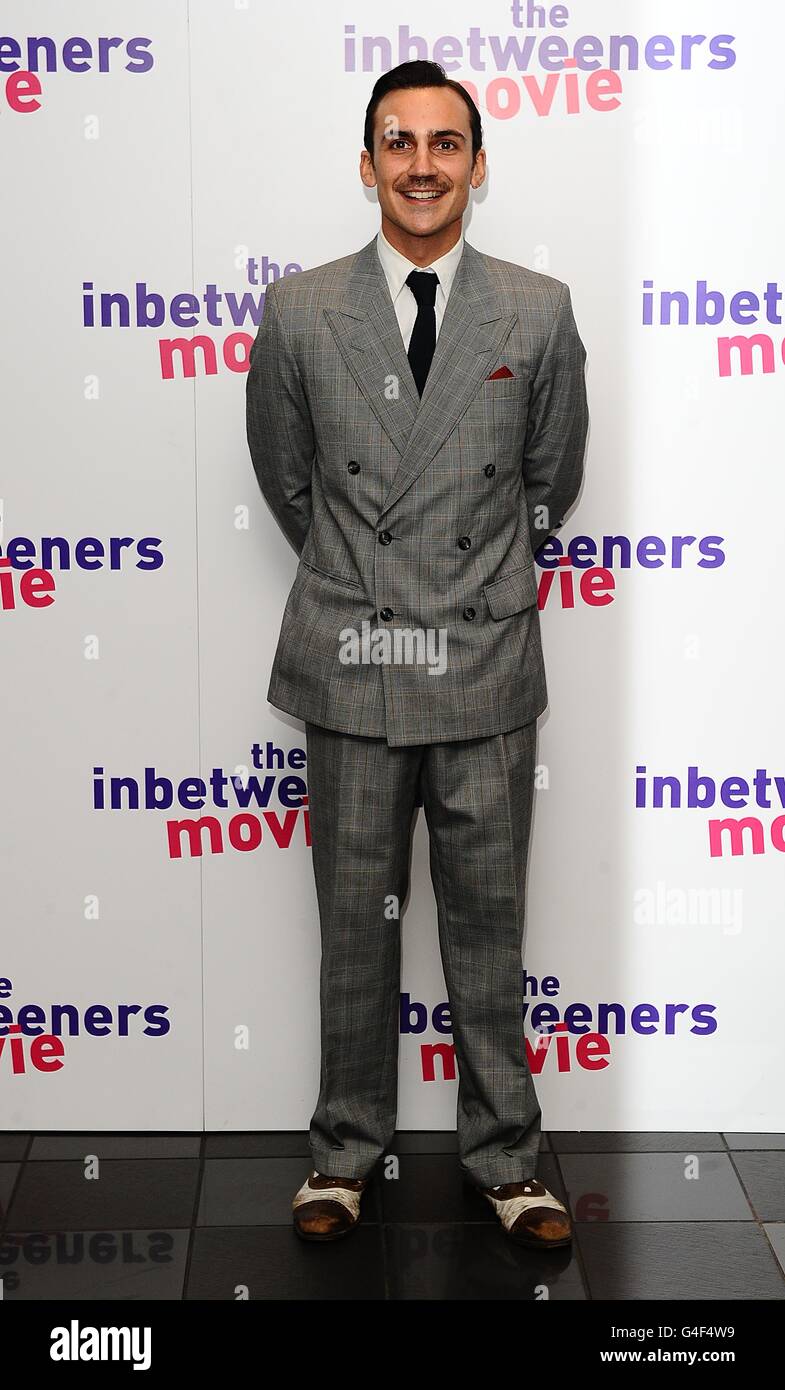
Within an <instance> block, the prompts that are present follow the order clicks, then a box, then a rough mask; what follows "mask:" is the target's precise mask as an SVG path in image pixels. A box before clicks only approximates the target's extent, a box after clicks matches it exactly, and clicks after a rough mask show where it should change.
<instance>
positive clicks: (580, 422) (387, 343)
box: [247, 61, 588, 1249]
mask: <svg viewBox="0 0 785 1390" xmlns="http://www.w3.org/2000/svg"><path fill="white" fill-rule="evenodd" d="M364 138H365V148H364V150H363V151H362V154H361V159H360V176H361V178H362V181H363V183H364V184H365V185H366V187H368V188H373V187H375V188H376V189H377V192H378V199H379V205H380V208H381V228H380V230H379V233H378V234H377V235H376V236H375V237H374V238H373V240H371V241H370V242H369V243H368V244H367V245H366V246H364V247H363V248H362V250H361V251H358V252H356V253H354V254H352V255H348V256H344V257H342V258H341V259H339V260H336V261H332V262H330V263H329V264H327V265H323V266H319V267H317V268H316V269H311V270H307V271H304V272H302V273H300V274H296V275H291V276H288V277H286V278H284V279H279V280H277V281H276V282H275V283H274V284H271V285H270V287H269V288H268V290H267V294H266V302H265V309H264V317H263V322H262V324H261V326H260V328H259V331H258V334H257V337H256V340H255V342H254V344H253V347H252V350H251V360H250V373H249V377H248V389H247V426H248V440H249V447H250V451H251V456H252V460H253V466H254V469H255V472H256V475H257V478H258V481H259V484H260V486H261V489H262V492H263V494H264V496H265V498H266V499H267V501H268V502H269V504H270V507H271V508H272V511H273V512H274V514H275V516H276V517H277V519H278V521H279V523H280V525H281V527H282V529H283V531H284V532H285V534H286V535H287V537H288V538H289V540H290V541H291V543H292V545H293V546H294V548H295V550H296V551H297V553H298V555H299V556H300V563H299V566H298V570H297V574H296V577H295V580H294V584H293V587H292V589H291V592H290V593H289V596H288V599H287V602H286V608H285V611H284V615H283V621H282V625H281V632H280V637H279V642H278V648H277V651H276V654H275V659H274V663H273V668H272V673H271V678H270V686H269V690H268V699H269V700H270V701H271V703H272V704H273V705H275V706H277V707H278V708H279V709H282V710H286V711H288V713H290V714H293V715H296V716H297V717H298V718H301V719H302V720H304V721H305V729H306V741H307V752H308V790H309V810H310V821H311V833H312V845H313V865H314V874H315V881H316V890H317V898H318V903H319V913H320V924H321V941H322V962H321V993H320V998H321V1042H322V1059H321V1079H320V1091H319V1097H318V1101H317V1104H316V1109H315V1111H314V1114H313V1117H312V1120H311V1126H310V1147H311V1153H312V1157H313V1163H314V1170H315V1171H313V1172H312V1173H311V1175H310V1177H309V1178H308V1179H307V1181H306V1182H305V1183H304V1184H303V1186H302V1187H301V1188H300V1190H299V1192H298V1193H297V1194H296V1195H295V1198H294V1202H293V1212H294V1223H295V1227H296V1229H297V1231H298V1233H299V1234H300V1235H301V1236H303V1237H305V1238H306V1239H313V1240H331V1239H335V1238H337V1237H339V1236H343V1235H345V1234H346V1233H347V1232H348V1231H350V1230H352V1229H353V1228H354V1226H355V1225H356V1224H357V1221H358V1219H359V1215H360V1203H361V1196H362V1193H363V1191H364V1190H365V1187H366V1185H367V1181H368V1177H369V1174H370V1173H371V1171H372V1169H373V1168H374V1166H375V1164H376V1163H377V1161H378V1160H379V1159H380V1158H381V1156H382V1155H383V1154H384V1152H385V1151H386V1150H387V1149H388V1148H389V1147H390V1145H391V1143H392V1140H393V1138H394V1134H395V1124H396V1115H397V1063H398V1042H399V1023H398V1015H399V999H400V929H399V922H398V915H397V905H399V904H401V903H402V902H403V901H404V899H405V897H406V893H407V888H408V863H409V839H410V829H411V822H412V816H413V814H414V807H415V806H416V805H417V804H420V803H422V804H423V805H424V810H425V817H426V821H427V825H428V830H429V836H430V862H431V876H432V880H433V885H434V890H435V894H436V900H437V905H438V921H439V941H440V948H441V955H442V962H443V966H444V974H445V980H446V984H447V990H448V995H449V1001H450V1014H451V1023H452V1030H453V1038H454V1044H455V1055H456V1061H457V1066H458V1073H459V1085H458V1101H457V1140H458V1150H459V1159H460V1164H461V1167H462V1169H463V1171H464V1174H465V1176H466V1177H467V1179H468V1180H469V1181H470V1182H471V1183H473V1184H474V1185H475V1187H477V1188H478V1189H479V1190H480V1191H481V1192H482V1193H483V1195H484V1196H485V1197H486V1198H487V1199H488V1201H489V1202H491V1204H492V1206H493V1208H494V1210H495V1211H496V1213H497V1214H498V1216H499V1218H500V1221H501V1224H502V1226H503V1228H504V1230H505V1231H506V1232H508V1233H509V1234H510V1235H511V1236H512V1237H513V1238H514V1239H516V1240H520V1241H521V1242H523V1243H525V1244H528V1245H530V1246H535V1247H537V1248H540V1249H541V1248H550V1247H553V1246H560V1245H565V1244H567V1243H568V1242H569V1241H570V1239H571V1234H572V1231H571V1222H570V1217H569V1214H568V1213H567V1211H566V1209H565V1207H564V1206H563V1204H562V1203H561V1202H560V1201H558V1199H557V1198H555V1197H554V1196H552V1194H551V1193H549V1192H548V1191H547V1189H546V1188H545V1187H544V1186H543V1184H542V1183H541V1182H539V1181H538V1180H537V1178H536V1176H535V1170H536V1163H537V1156H538V1151H539V1145H540V1116H541V1111H540V1107H539V1105H538V1102H537V1097H536V1095H535V1090H534V1084H533V1081H532V1077H531V1074H530V1071H529V1068H528V1064H527V1061H526V1053H525V1046H524V1031H523V1004H524V997H523V976H522V960H521V950H522V942H523V928H524V887H525V873H526V856H527V846H528V838H529V825H530V818H531V807H532V800H533V789H534V762H535V743H536V721H537V716H538V715H539V714H540V713H541V712H542V711H543V709H544V708H545V706H546V704H547V690H546V683H545V673H544V669H543V654H542V645H541V637H540V626H539V613H538V609H537V583H536V574H535V568H534V561H533V553H534V551H535V550H536V549H537V548H538V547H539V546H540V545H541V544H542V543H543V541H544V540H545V539H546V538H547V536H548V534H549V532H552V531H553V530H555V529H557V528H558V527H559V526H560V525H561V523H562V520H563V517H564V514H565V512H566V510H567V509H568V507H569V506H570V505H571V504H572V502H573V501H574V499H575V497H576V496H577V493H578V490H579V487H580V484H581V479H582V474H583V453H584V446H585V440H586V433H587V428H588V411H587V404H586V390H585V384H584V362H585V359H586V352H585V349H584V346H583V343H582V342H581V339H580V337H579V336H578V332H577V329H576V326H575V321H574V318H573V313H572V306H571V300H570V293H569V289H568V287H567V285H566V284H564V283H562V282H561V281H559V280H556V279H553V278H552V277H551V276H548V275H542V274H537V273H535V272H533V271H530V270H527V269H524V268H523V267H522V266H518V265H514V264H512V263H510V262H507V261H502V260H498V259H496V258H494V257H492V256H488V255H485V254H483V253H482V252H480V251H477V250H475V248H474V247H472V246H470V245H469V243H468V242H466V241H465V240H464V238H463V235H462V217H463V213H464V211H465V209H466V206H467V203H468V199H469V190H470V188H479V186H480V185H481V184H482V182H483V180H484V178H485V152H484V150H483V149H482V131H481V124H480V115H479V112H478V110H477V108H476V106H475V104H474V102H473V101H472V100H471V98H470V96H469V95H468V93H467V92H466V91H465V90H464V89H463V88H462V87H461V86H460V85H459V84H457V83H455V82H452V81H450V80H449V79H447V78H446V76H445V74H444V70H443V69H442V68H441V67H439V66H438V64H435V63H430V62H422V61H418V62H411V63H404V64H402V65H401V66H400V67H397V68H395V69H393V71H392V72H389V73H387V74H385V75H384V76H383V77H381V78H380V79H379V81H378V82H377V83H376V85H375V87H374V90H373V93H372V96H371V101H370V103H369V106H368V110H367V113H366V123H365V132H364ZM435 649H436V650H438V652H439V660H438V661H436V660H433V659H432V658H433V657H434V651H435ZM391 905H392V907H391Z"/></svg>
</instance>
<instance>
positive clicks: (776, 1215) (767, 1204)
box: [733, 1149, 785, 1221]
mask: <svg viewBox="0 0 785 1390" xmlns="http://www.w3.org/2000/svg"><path fill="white" fill-rule="evenodd" d="M733 1162H734V1163H735V1165H736V1168H737V1170H738V1173H739V1175H740V1177H741V1180H742V1182H743V1184H744V1186H745V1188H746V1190H747V1196H748V1197H749V1199H750V1201H751V1202H752V1207H753V1211H754V1213H755V1215H756V1216H757V1218H758V1220H759V1221H785V1153H784V1152H783V1151H782V1150H781V1149H780V1150H776V1149H773V1150H771V1151H769V1152H768V1153H741V1152H737V1153H734V1155H733Z"/></svg>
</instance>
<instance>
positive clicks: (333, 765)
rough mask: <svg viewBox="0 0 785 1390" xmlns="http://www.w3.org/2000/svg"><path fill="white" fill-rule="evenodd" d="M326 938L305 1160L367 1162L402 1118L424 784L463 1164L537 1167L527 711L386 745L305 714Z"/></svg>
mask: <svg viewBox="0 0 785 1390" xmlns="http://www.w3.org/2000/svg"><path fill="white" fill-rule="evenodd" d="M305 731H306V742H307V751H308V797H309V811H310V823H311V840H312V850H313V866H314V876H315V881H316V892H317V898H318V904H319V916H320V927H321V941H322V960H321V975H320V1005H321V1074H320V1089H319V1097H318V1101H317V1104H316V1109H315V1111H314V1114H313V1116H312V1119H311V1124H310V1147H311V1153H312V1157H313V1162H314V1167H315V1168H316V1169H317V1170H318V1171H319V1172H321V1173H325V1174H328V1175H330V1176H331V1177H339V1176H340V1177H348V1178H358V1177H366V1176H367V1175H368V1174H369V1173H370V1171H371V1169H372V1168H373V1167H374V1166H375V1164H376V1162H377V1161H378V1160H379V1159H380V1158H381V1157H382V1155H383V1154H384V1153H385V1152H386V1151H387V1150H388V1149H389V1147H390V1146H391V1143H392V1140H393V1137H394V1134H395V1127H396V1119H397V1097H398V1043H399V1036H400V1035H399V1007H400V970H401V942H400V921H399V920H397V919H396V920H390V919H389V917H388V916H386V915H385V910H384V909H385V903H386V901H387V900H388V899H389V895H390V894H395V895H396V897H397V898H398V901H399V903H400V904H401V905H402V904H403V902H404V899H405V898H406V895H407V892H408V880H409V854H410V839H411V826H412V817H413V814H414V808H415V804H416V801H417V798H418V793H419V794H420V795H421V796H422V801H423V804H424V810H425V817H426V821H427V825H428V831H429V836H430V870H431V879H432V882H433V886H434V892H435V896H436V902H437V908H438V924H439V946H440V950H441V957H442V965H443V969H444V976H445V981H446V985H447V993H448V998H449V1003H450V1015H451V1020H452V1030H453V1041H454V1045H455V1057H456V1064H457V1070H458V1077H459V1083H458V1096H457V1140H458V1153H459V1161H460V1166H461V1168H462V1169H463V1171H464V1174H465V1175H466V1177H467V1178H468V1179H469V1180H470V1181H472V1182H474V1183H476V1184H477V1185H478V1186H481V1187H485V1186H494V1185H496V1184H497V1183H504V1182H513V1181H517V1180H524V1179H526V1178H531V1177H534V1176H535V1167H536V1162H537V1156H538V1152H539V1146H540V1133H541V1131H540V1118H541V1111H540V1106H539V1104H538V1101H537V1096H536V1094H535V1089H534V1082H533V1079H532V1076H531V1072H530V1070H529V1066H528V1063H527V1060H526V1051H525V1045H524V1025H523V1004H524V994H523V971H522V959H521V950H522V944H523V930H524V890H525V881H526V860H527V852H528V843H529V831H530V825H531V814H532V804H533V793H534V764H535V748H536V738H537V721H536V720H533V721H531V722H530V723H528V724H526V725H523V726H521V727H520V728H517V729H513V730H511V731H509V732H507V733H502V734H495V735H492V736H490V737H487V738H471V739H465V740H459V741H456V742H444V743H431V744H417V745H407V746H392V745H390V744H388V743H387V741H386V740H385V739H384V738H372V737H365V736H360V735H355V734H345V733H341V732H338V731H336V730H333V729H327V728H323V727H321V726H319V725H316V724H310V723H306V725H305Z"/></svg>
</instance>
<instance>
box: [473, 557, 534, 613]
mask: <svg viewBox="0 0 785 1390" xmlns="http://www.w3.org/2000/svg"><path fill="white" fill-rule="evenodd" d="M483 593H484V594H485V597H486V599H487V600H488V607H489V608H490V610H491V617H493V618H509V617H510V616H511V614H513V613H520V612H521V610H522V609H523V608H528V607H530V605H531V604H532V603H536V602H537V573H536V570H535V568H534V565H530V566H529V568H528V569H520V570H513V572H512V574H505V576H504V578H503V579H494V581H493V583H491V584H485V585H484V586H483Z"/></svg>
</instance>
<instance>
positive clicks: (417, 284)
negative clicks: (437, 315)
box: [406, 270, 439, 309]
mask: <svg viewBox="0 0 785 1390" xmlns="http://www.w3.org/2000/svg"><path fill="white" fill-rule="evenodd" d="M406 283H407V285H408V286H409V289H410V290H411V292H412V294H413V295H414V297H415V299H416V300H417V304H418V307H419V305H421V304H424V305H425V307H426V308H427V309H432V308H433V307H434V305H435V303H436V286H437V285H438V283H439V277H438V275H437V274H436V272H435V270H413V271H411V273H410V274H409V275H407V277H406Z"/></svg>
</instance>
